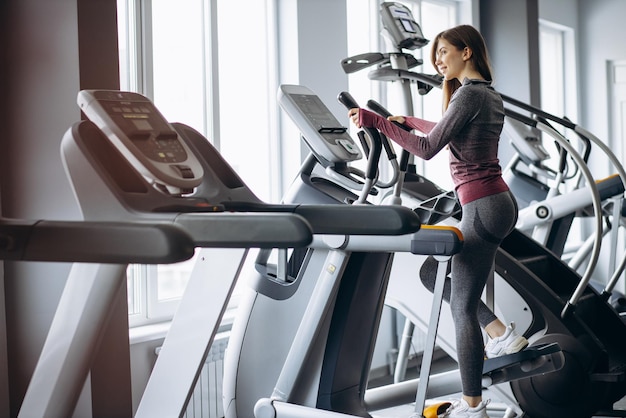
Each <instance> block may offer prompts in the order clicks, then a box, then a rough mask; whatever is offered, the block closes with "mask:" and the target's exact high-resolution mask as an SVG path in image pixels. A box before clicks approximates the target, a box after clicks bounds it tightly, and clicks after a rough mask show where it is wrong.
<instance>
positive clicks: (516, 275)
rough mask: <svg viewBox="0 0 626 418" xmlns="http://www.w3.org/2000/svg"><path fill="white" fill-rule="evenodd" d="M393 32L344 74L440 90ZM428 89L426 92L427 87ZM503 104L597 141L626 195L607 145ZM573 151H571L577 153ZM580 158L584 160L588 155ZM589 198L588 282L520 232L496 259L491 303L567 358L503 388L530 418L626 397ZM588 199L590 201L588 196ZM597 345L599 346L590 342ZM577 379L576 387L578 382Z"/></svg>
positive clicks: (535, 116)
mask: <svg viewBox="0 0 626 418" xmlns="http://www.w3.org/2000/svg"><path fill="white" fill-rule="evenodd" d="M391 4H393V3H384V4H382V5H381V13H382V14H383V15H384V13H385V9H386V8H388V7H389V6H390V5H391ZM407 11H409V13H410V10H408V9H407ZM383 24H386V21H385V19H383ZM394 33H395V34H396V37H395V38H394V37H393V34H394ZM387 34H391V35H392V36H391V40H392V42H394V44H395V45H396V46H397V52H395V53H392V54H389V57H388V58H386V57H384V56H383V57H381V55H380V54H379V53H367V54H361V55H358V56H356V57H350V58H347V59H345V60H344V61H342V67H343V69H344V71H345V72H346V73H351V72H354V71H359V70H361V69H364V68H368V67H372V66H376V68H375V69H373V70H372V71H370V72H369V73H368V76H369V78H371V79H375V80H380V81H397V82H399V83H401V86H402V88H403V92H404V98H405V100H406V101H409V100H411V91H410V88H409V84H412V83H413V84H416V85H417V90H418V92H419V93H421V94H424V93H427V92H428V91H429V90H430V89H431V88H432V87H438V86H439V85H440V84H441V78H440V77H439V76H431V75H427V74H422V73H418V72H414V71H409V70H410V68H412V66H411V65H407V64H405V63H408V62H411V58H410V57H409V55H410V54H408V53H405V52H404V51H402V48H401V47H400V46H399V45H400V42H402V39H403V38H404V37H410V36H411V34H410V33H408V32H406V31H404V32H403V31H387ZM383 55H384V54H383ZM396 56H402V57H403V58H397V57H396ZM392 57H393V58H392ZM413 66H414V65H413ZM424 86H427V87H426V88H424ZM503 99H504V101H505V104H510V105H512V106H515V107H519V108H521V109H522V110H524V112H527V113H530V114H531V118H518V117H517V116H518V115H519V114H517V112H515V111H512V110H511V109H510V107H505V112H506V114H507V116H509V119H511V118H512V119H516V120H519V121H521V122H522V123H525V124H528V126H531V127H534V128H539V129H540V130H543V131H544V132H552V133H554V132H553V131H554V129H553V128H552V126H551V123H552V122H554V123H558V124H560V125H562V126H564V127H566V128H568V129H571V130H572V131H573V132H575V134H576V135H577V136H579V137H581V138H582V139H585V138H587V139H589V140H590V141H591V142H594V143H595V144H597V145H598V147H599V148H600V149H601V150H603V152H604V153H605V154H606V155H607V156H608V157H609V159H610V160H611V162H612V163H613V164H614V165H615V168H616V170H618V172H619V174H620V180H621V183H622V185H619V184H618V185H617V187H614V186H615V185H613V186H612V187H611V188H613V189H614V192H615V193H616V195H619V194H620V193H621V192H620V190H623V184H624V179H626V177H624V174H623V169H622V167H621V164H619V161H618V160H617V159H616V158H614V156H613V155H612V153H611V151H610V150H608V149H607V147H606V146H605V145H604V144H603V143H602V141H600V140H599V139H597V138H596V137H595V136H593V135H592V134H591V133H589V132H588V131H586V130H585V129H583V128H581V127H579V126H577V125H575V124H573V123H572V122H571V121H568V120H566V119H564V118H557V117H554V116H553V115H549V114H547V113H546V112H542V111H541V110H540V109H536V108H534V107H532V106H529V105H526V104H524V103H521V102H519V101H517V100H515V99H513V98H510V97H507V96H505V95H503ZM405 107H406V108H407V109H412V107H411V106H410V103H409V105H407V104H406V103H405ZM408 114H410V113H408ZM509 122H510V121H509ZM552 136H553V137H554V139H555V140H556V139H557V138H559V137H560V134H558V133H556V134H554V135H552ZM526 145H528V146H529V148H530V151H531V154H532V152H538V153H540V149H538V148H536V147H534V145H536V144H533V143H531V142H530V141H529V142H528V143H527V144H526ZM533 148H534V149H533ZM569 151H570V150H568V153H569V154H571V155H572V156H573V155H574V153H571V152H569ZM582 160H583V162H584V158H583V159H582ZM583 166H584V164H583ZM581 169H582V168H581ZM406 183H407V181H406V179H405V184H406ZM588 183H589V184H588V187H589V188H590V189H593V186H594V183H595V182H594V181H593V179H591V180H589V182H588ZM411 192H413V190H410V188H406V187H405V189H404V190H403V193H405V196H407V195H409V196H410V195H411ZM591 194H593V197H592V200H593V202H594V211H595V213H594V215H595V216H596V218H595V219H596V232H595V233H594V234H593V236H592V237H590V241H588V243H586V244H585V247H586V248H585V249H583V252H589V249H590V248H591V246H592V245H593V249H592V255H591V261H590V262H589V264H588V268H587V270H586V273H585V275H584V277H583V278H582V279H581V277H580V276H578V274H577V273H576V272H574V271H573V270H572V269H570V268H569V267H568V266H567V265H565V264H564V262H563V261H562V260H560V259H559V258H558V257H557V256H555V254H554V253H552V252H551V251H549V250H547V249H546V248H545V247H542V246H541V245H540V244H539V243H537V242H536V241H533V240H532V239H530V238H529V237H527V236H525V235H524V234H522V233H521V232H520V231H514V232H513V233H512V234H511V235H510V236H509V237H508V238H507V239H506V240H505V242H504V243H503V244H502V249H501V251H499V253H498V256H497V259H496V278H495V284H494V287H495V290H497V292H498V295H499V296H498V297H496V296H494V288H493V287H492V288H491V289H490V288H489V287H488V289H487V299H488V301H491V300H494V299H495V300H496V301H498V300H500V301H501V302H500V303H498V304H497V308H499V309H500V311H501V312H502V315H503V317H504V318H507V319H513V320H514V321H515V323H516V325H517V329H518V330H520V329H521V330H525V331H524V334H525V336H526V337H527V338H530V339H531V341H534V342H536V341H548V340H550V341H559V342H560V343H561V346H562V348H563V351H564V353H565V356H566V362H565V366H564V367H563V369H562V370H560V371H558V372H555V373H551V374H550V375H548V376H546V377H541V376H534V377H532V378H530V379H524V380H519V381H516V382H513V383H512V384H511V387H512V390H511V391H510V393H506V392H508V391H505V390H501V389H503V387H502V385H500V386H499V387H498V388H497V390H498V392H499V395H500V396H502V397H503V399H509V401H510V402H511V403H516V402H519V405H520V410H519V411H516V412H521V411H522V410H523V411H524V413H526V414H527V415H529V416H531V417H544V416H545V417H552V416H576V417H578V416H580V417H587V416H590V415H592V414H593V413H594V412H595V411H598V410H607V411H608V412H606V413H607V414H610V413H611V412H610V410H612V403H613V402H615V401H616V400H618V399H620V398H621V397H623V396H624V393H625V392H624V390H625V388H624V378H625V376H624V373H623V368H624V355H623V352H624V347H622V346H621V343H617V339H623V335H624V331H625V330H624V324H623V322H622V321H621V320H620V318H619V316H618V315H617V313H616V312H615V310H614V309H613V308H612V307H611V306H610V305H609V304H607V303H606V302H605V299H606V298H607V296H606V292H603V294H602V295H598V293H597V292H595V291H594V290H593V289H592V288H591V287H590V286H589V285H588V284H587V283H586V282H587V280H588V279H589V278H590V273H591V270H592V268H590V267H589V266H590V265H593V264H594V263H595V260H596V259H597V253H598V249H599V242H600V237H601V235H602V231H601V230H602V227H601V221H600V216H601V208H600V207H599V204H598V203H599V200H600V199H599V195H597V194H596V193H595V192H594V191H593V190H591ZM616 195H614V196H616ZM546 196H547V195H546ZM586 199H587V201H588V199H589V197H587V198H586ZM611 199H613V198H611ZM620 199H621V198H619V199H616V202H615V203H614V204H613V210H612V214H613V221H614V222H613V223H614V224H620V223H621V216H620V211H621V207H622V204H621V200H620ZM540 207H541V206H538V207H537V208H540ZM550 214H551V213H550ZM548 242H549V241H548ZM400 264H401V261H400V257H396V260H395V263H394V267H396V266H397V267H399V272H402V271H403V268H402V266H401V265H400ZM515 264H519V268H512V266H513V265H515ZM622 264H623V262H622ZM622 264H621V265H620V266H618V267H617V268H616V269H615V272H614V275H613V276H612V278H611V279H610V280H609V285H607V290H609V289H612V288H611V285H614V281H615V280H614V279H615V278H616V277H619V275H620V274H621V271H622ZM406 268H407V266H404V269H406ZM395 277H400V276H395V275H394V274H393V272H392V278H391V280H390V284H389V288H388V298H387V302H386V303H387V304H389V305H390V306H394V307H396V308H397V309H399V310H400V311H401V312H402V313H403V314H405V316H407V318H408V320H407V323H412V324H417V325H418V326H420V327H421V328H424V325H423V324H424V320H422V319H420V317H424V316H423V315H424V314H423V313H421V312H411V307H410V306H408V301H406V300H404V299H406V294H411V293H412V291H414V290H416V289H414V287H415V286H416V285H415V283H410V281H408V280H407V281H404V282H401V281H396V280H394V279H395ZM396 284H398V286H396ZM411 286H413V287H411ZM530 289H532V290H530ZM515 306H519V309H517V310H515V309H514V308H513V307H515ZM591 312H594V313H593V314H592V313H591ZM609 324H610V325H609ZM618 336H621V337H618ZM442 339H443V337H442ZM591 341H593V342H594V343H591V344H590V342H591ZM439 342H440V346H442V348H444V350H446V351H447V352H448V353H451V355H452V356H453V357H454V354H453V353H454V347H453V346H452V345H448V344H445V341H442V340H440V341H439ZM591 358H594V360H591ZM544 379H545V380H544ZM548 381H549V382H550V383H549V384H548V383H547V382H548ZM574 381H576V382H577V383H573V382H574ZM410 391H411V389H409V390H407V392H410ZM407 397H408V395H407ZM367 400H368V398H367V397H366V401H367Z"/></svg>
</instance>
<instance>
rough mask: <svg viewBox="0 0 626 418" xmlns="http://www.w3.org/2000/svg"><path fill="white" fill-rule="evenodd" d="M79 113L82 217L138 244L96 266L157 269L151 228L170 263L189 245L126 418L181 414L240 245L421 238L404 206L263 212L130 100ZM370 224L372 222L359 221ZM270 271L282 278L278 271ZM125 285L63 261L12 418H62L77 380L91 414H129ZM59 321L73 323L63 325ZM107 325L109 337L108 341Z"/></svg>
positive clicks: (209, 154) (112, 97)
mask: <svg viewBox="0 0 626 418" xmlns="http://www.w3.org/2000/svg"><path fill="white" fill-rule="evenodd" d="M78 104H79V105H80V108H81V109H82V110H83V112H84V113H85V115H86V116H87V117H88V118H89V119H90V120H87V121H82V122H78V123H76V124H74V125H73V126H72V127H71V128H70V129H69V130H68V131H67V132H66V134H65V136H64V138H63V141H62V146H61V153H62V159H63V163H64V165H65V168H66V172H67V175H68V178H69V180H70V183H71V185H72V187H73V190H74V193H75V196H76V198H77V200H78V202H79V205H80V208H81V211H82V213H83V216H84V218H85V219H86V220H88V221H89V222H98V223H104V224H106V225H108V224H112V223H116V224H119V225H121V226H123V225H125V224H122V222H131V223H132V225H135V224H136V225H137V226H136V227H134V229H132V228H131V229H129V232H135V237H136V238H135V239H129V240H128V244H126V243H120V244H116V245H117V247H118V249H126V247H127V245H134V246H136V247H137V248H136V249H134V250H133V251H130V252H129V253H130V255H129V256H128V260H127V261H125V259H123V258H119V257H118V258H115V257H113V256H111V255H110V254H111V250H109V251H108V252H107V251H104V252H103V254H104V255H103V257H104V258H105V260H102V262H109V261H115V262H120V263H121V262H124V261H125V262H131V261H132V262H152V263H157V262H161V260H163V261H164V262H165V261H169V260H170V259H171V258H173V257H170V258H167V257H166V255H167V254H163V252H164V250H165V249H167V248H165V249H164V248H163V247H164V243H163V238H160V237H159V235H156V234H152V235H146V233H142V232H141V231H142V230H141V228H142V227H143V228H147V227H148V226H152V225H153V224H155V223H157V224H159V227H160V228H161V229H166V228H169V229H168V230H167V231H166V232H169V233H170V234H173V232H178V233H179V234H186V235H184V236H188V238H189V239H190V240H191V245H189V244H190V243H189V242H188V241H184V240H183V239H182V238H180V237H179V243H180V244H181V246H182V248H181V249H179V250H178V253H175V254H176V255H177V256H178V258H181V253H183V254H184V255H185V256H187V257H188V256H189V255H190V254H189V252H190V251H191V250H192V249H193V248H194V247H195V248H199V249H200V250H199V252H198V254H197V261H196V264H195V266H194V268H193V271H192V274H191V277H190V278H189V282H188V284H187V288H186V290H185V293H184V296H183V298H182V300H181V303H180V306H179V308H178V310H177V312H176V314H175V316H174V319H173V321H172V323H171V326H170V329H169V332H168V334H167V336H166V338H165V341H164V343H163V345H162V347H161V350H160V352H159V356H158V359H157V361H156V363H155V365H154V368H153V370H152V373H151V375H150V378H149V381H148V383H147V386H146V388H145V391H144V393H143V395H142V396H141V401H140V403H139V405H138V406H137V410H136V413H135V416H136V417H142V416H143V417H154V416H181V415H182V414H183V413H184V411H185V407H186V404H187V402H188V401H189V398H190V396H191V393H192V391H193V388H194V386H195V382H196V380H197V378H198V376H199V373H200V369H201V368H202V366H203V364H204V360H205V357H206V355H207V353H208V351H209V349H210V346H211V343H212V341H213V338H214V336H215V334H216V332H217V330H218V327H219V325H220V322H221V318H222V315H223V314H224V311H225V309H226V305H227V303H228V300H229V298H230V295H231V293H232V290H233V288H234V286H235V283H236V281H237V278H238V277H239V274H240V272H241V271H242V269H243V268H244V260H245V258H246V255H247V254H248V252H249V249H250V248H264V249H270V248H280V249H281V250H280V251H281V252H284V257H285V258H286V253H287V249H289V248H292V249H293V248H301V247H306V246H307V245H310V244H311V243H312V240H313V234H316V235H317V234H323V235H324V236H325V237H328V239H329V240H332V239H333V237H335V236H337V237H343V236H344V235H345V234H363V235H371V236H376V235H383V236H394V235H402V234H407V233H412V232H415V231H416V230H419V227H420V223H419V218H418V217H417V216H416V215H415V214H414V213H413V212H412V211H411V210H410V209H408V208H392V207H387V208H383V207H374V206H347V205H334V206H331V205H268V204H265V203H263V202H262V201H260V200H259V199H258V198H257V197H256V196H255V195H254V194H253V193H252V191H251V190H250V189H249V188H248V187H247V186H246V185H245V184H244V183H243V181H242V180H241V179H240V178H239V177H238V176H237V175H236V173H235V172H234V171H233V169H232V168H231V167H230V166H229V165H228V163H227V162H226V161H225V160H224V159H223V158H222V157H221V156H220V155H219V153H218V152H217V151H216V150H215V148H214V147H213V146H212V145H211V144H210V143H209V141H208V140H207V139H206V138H204V137H203V136H202V135H201V134H199V133H198V132H196V131H195V130H193V129H192V128H190V127H188V126H185V125H182V124H170V123H168V122H167V121H166V120H165V119H164V118H163V116H162V115H161V114H160V112H159V111H158V110H157V109H156V107H155V106H154V105H153V104H152V103H151V102H150V101H149V100H148V99H147V98H145V97H143V96H141V95H139V94H136V93H130V92H120V91H100V90H94V91H82V92H80V93H79V95H78ZM372 218H376V219H379V218H380V219H381V220H382V222H379V223H377V224H375V225H374V224H371V223H368V222H366V221H367V220H369V219H372ZM144 224H147V225H144ZM161 224H164V225H163V226H160V225H161ZM170 229H171V230H173V231H169V230H170ZM181 230H182V231H181ZM114 232H115V230H114V229H111V231H109V234H110V235H114ZM141 239H146V242H145V243H144V242H141V241H140V240H141ZM159 244H160V246H159ZM183 250H184V251H183ZM146 251H154V255H153V256H152V257H148V256H147V254H146ZM132 254H139V255H140V256H141V257H133V256H132ZM110 257H112V258H110ZM83 258H86V256H85V257H83ZM77 259H78V260H79V261H81V260H82V258H81V257H78V258H77ZM92 261H99V260H98V259H96V260H92ZM268 274H272V275H274V276H276V277H278V278H281V277H284V276H285V265H284V263H277V264H276V266H275V267H274V268H273V270H272V271H271V272H268ZM125 289H126V264H124V263H121V264H115V265H110V264H107V265H104V264H93V265H85V264H75V265H74V267H73V268H72V271H71V273H70V276H69V278H68V281H67V284H66V288H65V290H64V295H63V297H62V300H61V302H60V304H59V307H58V309H57V313H56V314H55V317H54V319H53V324H52V326H51V329H50V332H49V334H48V337H47V340H46V344H45V345H44V348H43V351H42V354H41V357H40V359H39V362H38V363H37V366H36V368H35V371H34V373H33V377H32V379H31V382H30V385H29V387H28V390H27V393H26V396H25V398H24V401H23V403H22V406H21V410H20V416H24V417H30V416H71V415H72V414H73V412H74V410H75V408H76V404H77V401H78V398H79V396H80V395H81V391H82V390H83V387H84V386H85V382H86V380H87V379H88V377H90V380H89V382H90V384H89V385H88V387H90V389H91V401H92V402H91V404H92V413H93V416H133V405H132V399H131V382H130V358H129V353H128V348H129V347H128V343H129V341H128V323H127V318H128V314H127V309H126V292H125ZM115 307H118V308H117V309H116V308H115ZM67 318H76V319H78V323H77V324H76V325H75V326H72V327H68V326H67ZM116 321H117V322H116ZM113 322H115V324H116V325H119V326H118V327H117V328H121V329H122V332H121V333H118V334H112V333H110V332H108V330H109V329H110V328H111V327H112V323H113ZM107 354H109V355H108V356H107ZM111 354H112V355H111Z"/></svg>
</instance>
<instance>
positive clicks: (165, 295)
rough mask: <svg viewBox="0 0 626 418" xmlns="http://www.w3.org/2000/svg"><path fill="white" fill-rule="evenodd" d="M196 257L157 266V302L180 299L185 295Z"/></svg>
mask: <svg viewBox="0 0 626 418" xmlns="http://www.w3.org/2000/svg"><path fill="white" fill-rule="evenodd" d="M195 262H196V257H195V256H194V257H192V258H191V259H189V260H187V261H183V262H181V263H176V264H167V265H159V266H158V268H157V276H158V279H157V297H156V299H157V302H164V301H168V300H173V299H180V298H181V297H182V296H183V293H184V291H185V287H186V286H187V282H188V281H189V277H190V276H191V270H192V269H193V266H194V264H195Z"/></svg>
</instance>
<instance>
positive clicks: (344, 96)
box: [337, 91, 359, 110]
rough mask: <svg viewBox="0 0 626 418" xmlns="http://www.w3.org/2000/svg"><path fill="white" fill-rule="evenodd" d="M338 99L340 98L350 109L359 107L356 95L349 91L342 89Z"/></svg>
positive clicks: (340, 101)
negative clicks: (353, 95) (355, 98)
mask: <svg viewBox="0 0 626 418" xmlns="http://www.w3.org/2000/svg"><path fill="white" fill-rule="evenodd" d="M337 100H339V103H341V104H342V105H344V106H345V107H346V108H347V109H348V110H349V109H352V108H355V107H359V104H358V103H357V102H356V100H354V97H352V95H351V94H350V93H348V92H347V91H342V92H341V93H339V95H338V96H337Z"/></svg>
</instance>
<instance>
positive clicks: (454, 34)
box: [430, 25, 493, 111]
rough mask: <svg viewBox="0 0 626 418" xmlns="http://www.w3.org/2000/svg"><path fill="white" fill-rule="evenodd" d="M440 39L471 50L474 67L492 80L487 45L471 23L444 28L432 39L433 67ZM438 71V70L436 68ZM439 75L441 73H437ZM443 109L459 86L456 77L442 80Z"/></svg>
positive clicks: (446, 106) (459, 47)
mask: <svg viewBox="0 0 626 418" xmlns="http://www.w3.org/2000/svg"><path fill="white" fill-rule="evenodd" d="M440 39H445V40H446V41H447V42H448V43H450V45H452V46H454V47H455V48H457V49H458V50H459V51H462V50H463V49H465V48H469V49H471V50H472V57H471V58H470V60H471V61H472V62H473V64H474V68H475V69H476V70H477V71H478V72H479V73H480V75H481V76H482V77H483V78H484V79H485V80H487V81H493V77H492V70H491V63H490V61H489V54H488V52H487V46H486V45H485V40H484V39H483V37H482V35H481V34H480V32H478V31H477V30H476V28H474V27H473V26H471V25H459V26H455V27H453V28H450V29H447V30H444V31H443V32H441V33H439V34H438V35H437V36H436V37H435V39H434V41H433V47H432V49H431V50H430V61H431V62H432V64H433V67H435V68H437V66H436V65H435V62H436V61H437V49H438V44H439V40H440ZM437 72H438V73H439V70H438V69H437ZM439 74H440V75H443V74H441V73H439ZM442 87H443V110H444V111H445V110H446V109H447V108H448V104H449V103H450V98H451V97H452V94H453V93H454V92H455V91H456V89H458V88H459V87H461V82H460V81H459V80H457V79H452V80H445V81H444V82H443V86H442Z"/></svg>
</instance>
